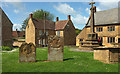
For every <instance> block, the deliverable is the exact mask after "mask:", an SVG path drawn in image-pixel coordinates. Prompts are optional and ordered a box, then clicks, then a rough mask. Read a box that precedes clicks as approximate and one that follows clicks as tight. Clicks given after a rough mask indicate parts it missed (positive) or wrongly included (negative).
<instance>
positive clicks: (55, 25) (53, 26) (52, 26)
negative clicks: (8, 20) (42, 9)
mask: <svg viewBox="0 0 120 74" xmlns="http://www.w3.org/2000/svg"><path fill="white" fill-rule="evenodd" d="M32 21H33V23H34V24H35V27H36V28H39V29H44V22H45V29H49V30H63V29H64V28H65V26H66V24H67V22H68V20H62V21H57V22H53V21H49V20H46V21H44V20H40V19H34V18H32Z"/></svg>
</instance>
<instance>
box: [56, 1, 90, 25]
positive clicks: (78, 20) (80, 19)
mask: <svg viewBox="0 0 120 74" xmlns="http://www.w3.org/2000/svg"><path fill="white" fill-rule="evenodd" d="M54 8H55V9H56V10H57V11H58V12H60V13H63V14H65V15H71V19H72V21H73V23H74V24H76V25H80V24H82V25H83V24H85V23H86V21H87V20H88V18H87V17H85V16H82V15H81V14H80V13H77V11H75V10H74V9H73V8H72V7H71V6H70V5H68V4H66V3H63V4H61V3H60V4H58V6H54Z"/></svg>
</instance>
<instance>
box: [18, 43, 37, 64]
mask: <svg viewBox="0 0 120 74" xmlns="http://www.w3.org/2000/svg"><path fill="white" fill-rule="evenodd" d="M19 62H36V47H35V45H34V44H33V43H29V44H27V43H23V44H22V45H21V46H20V48H19Z"/></svg>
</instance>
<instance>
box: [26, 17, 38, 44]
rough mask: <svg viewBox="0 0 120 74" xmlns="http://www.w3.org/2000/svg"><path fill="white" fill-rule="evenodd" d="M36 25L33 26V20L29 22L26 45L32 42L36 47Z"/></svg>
mask: <svg viewBox="0 0 120 74" xmlns="http://www.w3.org/2000/svg"><path fill="white" fill-rule="evenodd" d="M35 32H36V31H35V25H34V24H33V22H32V19H31V18H30V19H29V21H28V25H27V26H26V29H25V42H26V43H30V42H32V43H33V44H34V45H36V44H35V42H36V41H35V38H36V37H35V35H36V33H35Z"/></svg>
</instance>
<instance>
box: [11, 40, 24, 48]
mask: <svg viewBox="0 0 120 74" xmlns="http://www.w3.org/2000/svg"><path fill="white" fill-rule="evenodd" d="M22 43H25V42H18V41H14V42H13V46H14V47H20V46H21V45H22Z"/></svg>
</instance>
